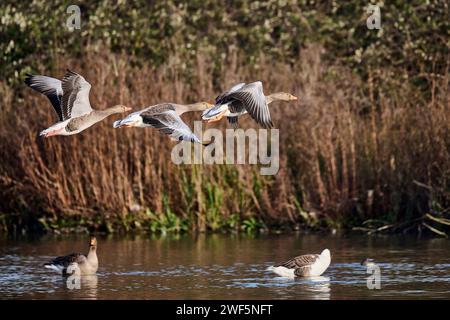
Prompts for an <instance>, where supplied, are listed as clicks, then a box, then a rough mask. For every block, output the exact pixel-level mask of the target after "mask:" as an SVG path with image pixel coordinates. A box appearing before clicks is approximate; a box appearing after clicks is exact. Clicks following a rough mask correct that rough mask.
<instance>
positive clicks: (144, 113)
mask: <svg viewBox="0 0 450 320" xmlns="http://www.w3.org/2000/svg"><path fill="white" fill-rule="evenodd" d="M211 106H212V104H210V103H208V102H198V103H194V104H189V105H182V104H175V103H161V104H157V105H154V106H150V107H148V108H145V109H143V110H141V111H137V112H133V113H131V114H129V115H128V116H127V117H126V118H125V119H122V120H118V121H115V122H114V124H113V127H114V128H121V127H125V128H126V127H151V128H155V129H158V130H160V131H161V132H162V133H165V134H167V135H169V136H170V137H171V138H172V139H173V140H177V141H179V140H184V141H190V142H195V143H202V142H201V141H200V139H199V138H198V137H197V136H196V135H195V134H194V133H193V132H192V131H191V129H190V128H189V127H188V126H187V125H186V123H184V122H183V120H182V119H181V118H180V115H182V114H183V113H185V112H190V111H203V110H206V109H208V108H210V107H211Z"/></svg>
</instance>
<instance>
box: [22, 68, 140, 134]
mask: <svg viewBox="0 0 450 320" xmlns="http://www.w3.org/2000/svg"><path fill="white" fill-rule="evenodd" d="M25 83H26V84H27V85H28V86H29V87H31V88H32V89H34V90H36V91H37V92H39V93H42V94H43V95H45V96H47V98H48V99H49V100H50V102H51V104H52V106H53V108H54V109H55V111H56V114H57V115H58V120H59V122H57V123H56V124H54V125H53V126H51V127H49V128H48V129H45V130H43V131H41V133H40V134H39V135H40V136H44V137H46V138H48V137H51V136H56V135H63V136H68V135H72V134H76V133H79V132H81V131H83V130H85V129H87V128H89V127H90V126H92V125H94V124H96V123H97V122H100V121H102V120H103V119H105V118H106V117H108V116H110V115H112V114H115V113H122V112H126V111H129V110H131V108H128V107H126V106H123V105H115V106H113V107H111V108H108V109H105V110H94V109H92V107H91V103H90V102H89V91H90V90H91V84H90V83H89V82H87V81H86V80H85V79H84V78H83V77H82V76H81V75H79V74H77V73H75V72H72V71H70V70H67V73H66V74H65V76H64V78H63V79H62V81H60V80H58V79H55V78H51V77H47V76H40V75H31V74H27V77H26V79H25Z"/></svg>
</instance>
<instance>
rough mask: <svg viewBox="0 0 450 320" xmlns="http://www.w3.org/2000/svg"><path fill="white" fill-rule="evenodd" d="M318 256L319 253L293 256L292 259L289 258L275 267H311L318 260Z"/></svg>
mask: <svg viewBox="0 0 450 320" xmlns="http://www.w3.org/2000/svg"><path fill="white" fill-rule="evenodd" d="M317 258H319V255H318V254H305V255H302V256H298V257H295V258H292V259H291V260H288V261H286V262H283V263H280V264H278V265H276V266H275V267H285V268H288V269H297V268H303V267H309V266H310V265H312V264H313V263H314V262H315V261H316V260H317Z"/></svg>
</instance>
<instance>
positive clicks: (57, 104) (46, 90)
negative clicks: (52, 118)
mask: <svg viewBox="0 0 450 320" xmlns="http://www.w3.org/2000/svg"><path fill="white" fill-rule="evenodd" d="M25 83H26V84H27V85H28V86H29V87H30V88H32V89H34V90H36V91H37V92H39V93H41V94H43V95H45V96H47V98H48V99H49V100H50V102H51V104H52V106H53V109H55V112H56V114H57V115H58V119H59V121H64V120H66V118H65V117H64V114H63V112H62V109H61V99H62V95H63V90H62V86H61V81H60V80H58V79H55V78H52V77H47V76H39V75H32V74H27V77H26V78H25Z"/></svg>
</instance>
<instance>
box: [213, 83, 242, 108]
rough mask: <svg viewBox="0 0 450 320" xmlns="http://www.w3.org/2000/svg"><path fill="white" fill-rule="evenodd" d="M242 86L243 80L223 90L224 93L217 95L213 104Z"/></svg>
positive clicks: (219, 102)
mask: <svg viewBox="0 0 450 320" xmlns="http://www.w3.org/2000/svg"><path fill="white" fill-rule="evenodd" d="M243 86H245V82H241V83H238V84H236V85H234V86H233V87H231V89H230V90H228V91H225V92H224V93H222V94H220V95H218V96H217V98H216V101H215V104H222V100H223V99H224V98H226V97H227V96H228V95H229V94H230V93H232V92H235V91H237V90H239V89H241V88H242V87H243Z"/></svg>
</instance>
